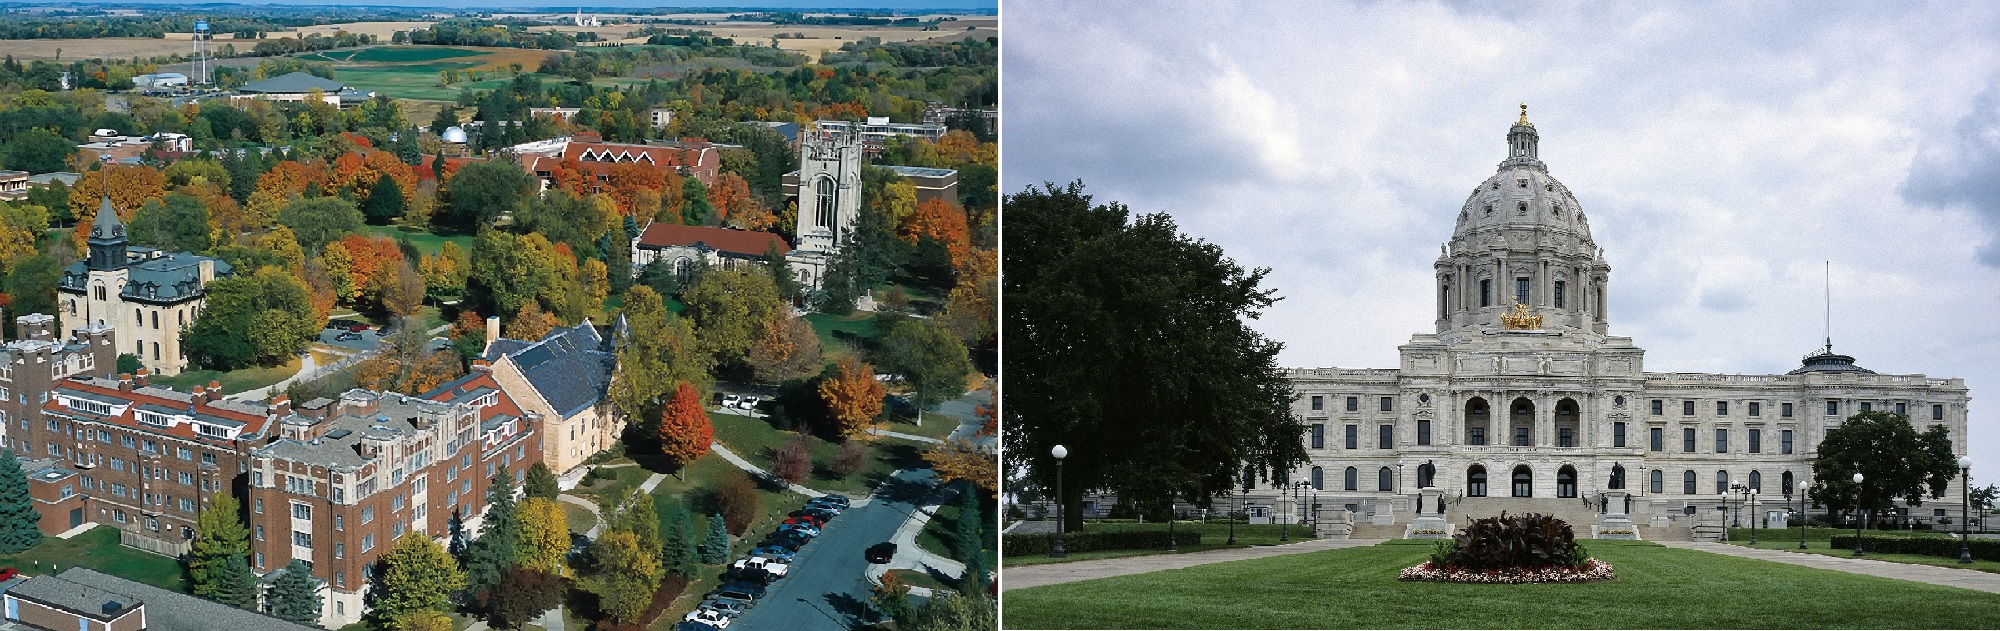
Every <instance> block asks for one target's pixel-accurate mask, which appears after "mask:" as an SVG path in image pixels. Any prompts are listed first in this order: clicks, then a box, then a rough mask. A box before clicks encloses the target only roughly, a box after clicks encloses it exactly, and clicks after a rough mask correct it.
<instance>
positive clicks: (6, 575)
mask: <svg viewBox="0 0 2000 631" xmlns="http://www.w3.org/2000/svg"><path fill="white" fill-rule="evenodd" d="M20 575H21V571H20V570H17V569H14V568H11V567H0V581H4V580H7V579H10V578H14V577H16V576H20Z"/></svg>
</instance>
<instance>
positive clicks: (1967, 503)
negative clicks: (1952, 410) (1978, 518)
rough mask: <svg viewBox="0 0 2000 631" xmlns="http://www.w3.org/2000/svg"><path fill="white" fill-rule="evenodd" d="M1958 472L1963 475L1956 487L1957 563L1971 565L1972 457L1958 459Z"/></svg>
mask: <svg viewBox="0 0 2000 631" xmlns="http://www.w3.org/2000/svg"><path fill="white" fill-rule="evenodd" d="M1958 470H1959V472H1960V473H1962V474H1963V477H1961V478H1959V486H1958V501H1959V505H1958V522H1959V523H1958V562H1959V563H1961V564H1966V565H1970V564H1971V563H1972V531H1971V530H1970V528H1971V523H1972V520H1971V519H1969V517H1970V516H1971V515H1972V456H1959V457H1958Z"/></svg>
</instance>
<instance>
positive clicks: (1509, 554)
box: [1445, 511, 1589, 570]
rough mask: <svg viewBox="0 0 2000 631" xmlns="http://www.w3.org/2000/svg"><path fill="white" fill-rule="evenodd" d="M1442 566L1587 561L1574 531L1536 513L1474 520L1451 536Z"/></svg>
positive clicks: (1575, 563)
mask: <svg viewBox="0 0 2000 631" xmlns="http://www.w3.org/2000/svg"><path fill="white" fill-rule="evenodd" d="M1452 540H1453V543H1452V549H1451V553H1450V558H1449V559H1448V560H1447V562H1446V563H1445V565H1449V566H1456V567H1462V568H1466V569H1471V570H1500V569H1510V568H1528V567H1545V566H1551V565H1566V566H1570V567H1582V565H1583V563H1584V562H1585V561H1587V560H1589V557H1587V556H1585V555H1584V553H1583V552H1581V551H1580V550H1579V546H1577V544H1576V533H1574V532H1573V531H1571V530H1570V527H1569V524H1568V523H1565V522H1564V521H1563V520H1560V519H1556V518H1555V517H1552V516H1549V515H1542V514H1539V513H1528V514H1525V515H1515V516H1512V517H1508V516H1507V513H1506V512H1504V511H1503V512H1501V513H1500V516H1499V517H1487V518H1484V519H1478V520H1474V521H1473V522H1472V523H1471V524H1467V525H1466V527H1465V528H1464V529H1463V530H1460V531H1459V533H1458V534H1457V535H1455V536H1453V537H1452Z"/></svg>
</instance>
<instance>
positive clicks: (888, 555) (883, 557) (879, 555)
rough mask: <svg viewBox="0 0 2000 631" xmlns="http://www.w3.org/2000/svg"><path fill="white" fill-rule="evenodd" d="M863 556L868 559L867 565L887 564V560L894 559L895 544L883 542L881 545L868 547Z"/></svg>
mask: <svg viewBox="0 0 2000 631" xmlns="http://www.w3.org/2000/svg"><path fill="white" fill-rule="evenodd" d="M865 554H866V556H867V557H868V562H869V563H875V564H878V565H879V564H883V563H888V562H889V559H892V558H895V556H896V544H895V543H892V542H888V541H884V542H882V543H878V544H875V545H872V546H868V550H867V551H866V553H865Z"/></svg>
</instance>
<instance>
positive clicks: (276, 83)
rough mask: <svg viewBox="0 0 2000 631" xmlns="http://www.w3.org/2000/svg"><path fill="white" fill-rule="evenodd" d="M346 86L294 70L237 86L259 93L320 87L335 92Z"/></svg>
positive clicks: (283, 92) (323, 90)
mask: <svg viewBox="0 0 2000 631" xmlns="http://www.w3.org/2000/svg"><path fill="white" fill-rule="evenodd" d="M346 87H347V85H346V84H343V83H341V82H339V81H334V80H332V79H321V78H319V77H315V76H312V75H310V74H306V73H304V72H293V73H288V74H283V75H278V76H275V77H271V78H269V79H265V80H263V81H258V82H256V83H250V84H245V85H244V86H243V87H240V88H237V89H236V91H238V92H250V93H257V94H292V93H305V92H311V91H313V90H314V89H318V90H319V91H321V92H325V93H327V94H333V93H336V92H339V91H341V89H343V88H346Z"/></svg>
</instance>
